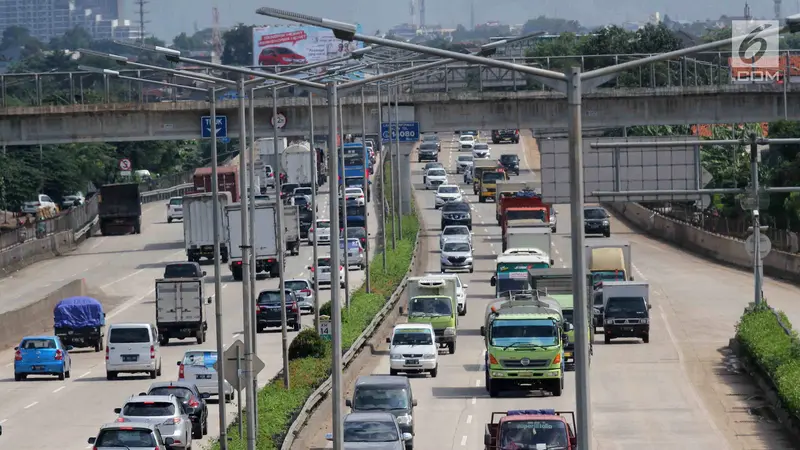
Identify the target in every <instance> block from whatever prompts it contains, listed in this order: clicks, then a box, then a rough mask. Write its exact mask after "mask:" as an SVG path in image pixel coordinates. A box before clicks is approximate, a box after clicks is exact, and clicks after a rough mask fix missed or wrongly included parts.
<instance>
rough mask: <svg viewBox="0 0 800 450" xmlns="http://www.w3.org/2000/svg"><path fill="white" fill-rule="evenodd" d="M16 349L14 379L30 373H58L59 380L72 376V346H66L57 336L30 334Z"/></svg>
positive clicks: (24, 376)
mask: <svg viewBox="0 0 800 450" xmlns="http://www.w3.org/2000/svg"><path fill="white" fill-rule="evenodd" d="M14 350H15V351H16V353H15V354H14V381H22V380H24V379H26V378H27V377H28V375H56V376H58V379H59V380H63V379H64V378H69V377H70V373H69V372H70V369H71V368H72V358H70V356H69V351H70V350H72V346H71V345H66V346H65V345H64V344H63V343H62V342H61V339H59V338H58V337H57V336H28V337H25V338H22V342H20V343H19V346H18V347H14Z"/></svg>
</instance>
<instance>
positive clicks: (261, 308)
mask: <svg viewBox="0 0 800 450" xmlns="http://www.w3.org/2000/svg"><path fill="white" fill-rule="evenodd" d="M284 292H285V293H286V326H287V327H289V326H291V327H292V330H294V331H300V324H301V323H300V307H299V306H298V304H297V298H295V296H294V292H292V290H291V289H285V291H284ZM281 325H282V324H281V293H280V290H278V289H267V290H264V291H261V292H260V293H259V294H258V300H256V332H257V333H261V332H263V331H264V329H266V328H267V327H280V326H281Z"/></svg>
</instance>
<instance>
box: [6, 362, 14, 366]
mask: <svg viewBox="0 0 800 450" xmlns="http://www.w3.org/2000/svg"><path fill="white" fill-rule="evenodd" d="M13 365H14V363H13V362H11V363H8V364H6V367H11V366H13Z"/></svg>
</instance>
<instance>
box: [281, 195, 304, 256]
mask: <svg viewBox="0 0 800 450" xmlns="http://www.w3.org/2000/svg"><path fill="white" fill-rule="evenodd" d="M300 208H303V207H302V206H284V207H283V238H284V242H285V244H284V247H283V248H284V250H286V251H288V252H289V253H291V254H292V255H294V256H296V255H299V254H300Z"/></svg>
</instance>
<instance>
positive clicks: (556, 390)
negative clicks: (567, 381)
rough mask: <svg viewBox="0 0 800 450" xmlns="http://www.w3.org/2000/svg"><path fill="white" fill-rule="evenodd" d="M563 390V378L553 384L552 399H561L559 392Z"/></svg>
mask: <svg viewBox="0 0 800 450" xmlns="http://www.w3.org/2000/svg"><path fill="white" fill-rule="evenodd" d="M563 390H564V378H563V377H561V378H559V379H558V380H556V382H555V383H553V390H552V391H550V392H552V393H553V397H561V392H562V391H563Z"/></svg>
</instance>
